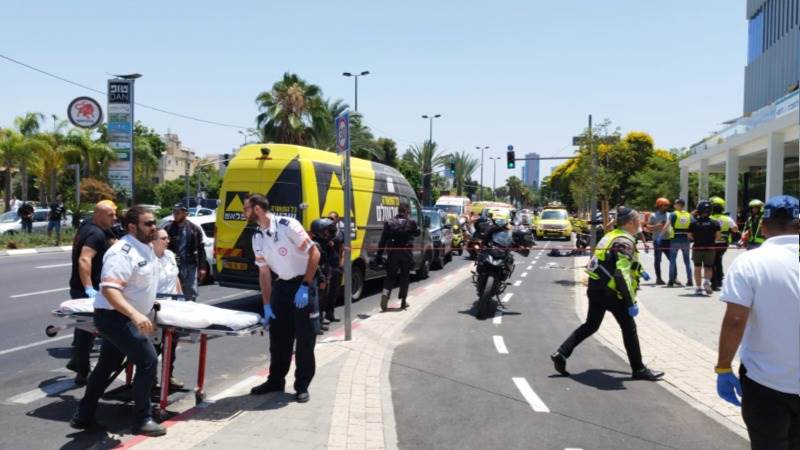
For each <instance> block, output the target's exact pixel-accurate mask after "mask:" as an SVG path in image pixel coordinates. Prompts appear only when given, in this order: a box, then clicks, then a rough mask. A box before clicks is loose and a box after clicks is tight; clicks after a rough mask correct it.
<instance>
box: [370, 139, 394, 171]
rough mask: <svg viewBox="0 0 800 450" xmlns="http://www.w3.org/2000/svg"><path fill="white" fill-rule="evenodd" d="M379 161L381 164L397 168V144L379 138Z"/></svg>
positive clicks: (377, 146) (377, 151) (377, 150)
mask: <svg viewBox="0 0 800 450" xmlns="http://www.w3.org/2000/svg"><path fill="white" fill-rule="evenodd" d="M375 146H376V153H377V155H376V156H377V160H378V161H380V163H381V164H386V165H387V166H391V167H395V168H396V167H397V163H398V161H397V143H395V142H394V141H393V140H391V139H389V138H378V139H377V140H376V141H375Z"/></svg>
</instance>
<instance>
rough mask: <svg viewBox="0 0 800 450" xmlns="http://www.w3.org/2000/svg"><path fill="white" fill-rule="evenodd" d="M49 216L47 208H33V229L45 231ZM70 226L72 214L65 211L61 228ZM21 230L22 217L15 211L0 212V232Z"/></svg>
mask: <svg viewBox="0 0 800 450" xmlns="http://www.w3.org/2000/svg"><path fill="white" fill-rule="evenodd" d="M49 216H50V209H49V208H36V209H34V210H33V231H34V232H38V233H46V232H47V222H48V220H47V218H48V217H49ZM67 228H72V215H71V214H69V213H67V214H64V217H63V218H62V219H61V229H62V230H64V229H67ZM20 231H22V219H21V218H20V217H19V216H18V215H17V213H16V212H15V211H9V212H6V213H3V214H0V234H14V233H19V232H20Z"/></svg>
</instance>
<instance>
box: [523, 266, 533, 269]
mask: <svg viewBox="0 0 800 450" xmlns="http://www.w3.org/2000/svg"><path fill="white" fill-rule="evenodd" d="M531 269H533V266H532V265H531V266H528V267H526V268H525V270H531Z"/></svg>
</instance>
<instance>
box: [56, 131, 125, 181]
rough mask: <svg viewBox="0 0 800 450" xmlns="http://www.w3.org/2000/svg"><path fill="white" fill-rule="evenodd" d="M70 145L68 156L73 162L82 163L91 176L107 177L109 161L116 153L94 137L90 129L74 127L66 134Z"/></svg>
mask: <svg viewBox="0 0 800 450" xmlns="http://www.w3.org/2000/svg"><path fill="white" fill-rule="evenodd" d="M66 141H67V143H68V144H69V145H70V147H69V149H68V151H67V153H66V155H65V156H66V157H67V159H68V160H69V161H71V162H73V163H80V164H81V165H82V166H83V168H84V170H85V171H86V175H87V176H88V177H90V178H97V179H105V178H106V177H105V174H106V172H107V170H108V166H107V163H108V161H111V160H113V159H116V153H114V150H112V149H111V147H110V146H109V145H108V144H106V143H105V142H103V141H102V140H101V139H98V140H94V139H92V132H91V131H89V130H77V129H74V130H72V131H70V133H69V134H68V135H67V136H66Z"/></svg>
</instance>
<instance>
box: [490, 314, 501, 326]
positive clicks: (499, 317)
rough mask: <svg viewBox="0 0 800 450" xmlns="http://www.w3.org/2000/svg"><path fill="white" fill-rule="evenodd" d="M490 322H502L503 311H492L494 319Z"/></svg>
mask: <svg viewBox="0 0 800 450" xmlns="http://www.w3.org/2000/svg"><path fill="white" fill-rule="evenodd" d="M492 323H493V324H495V325H500V324H502V323H503V312H502V311H495V312H494V319H492Z"/></svg>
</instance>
